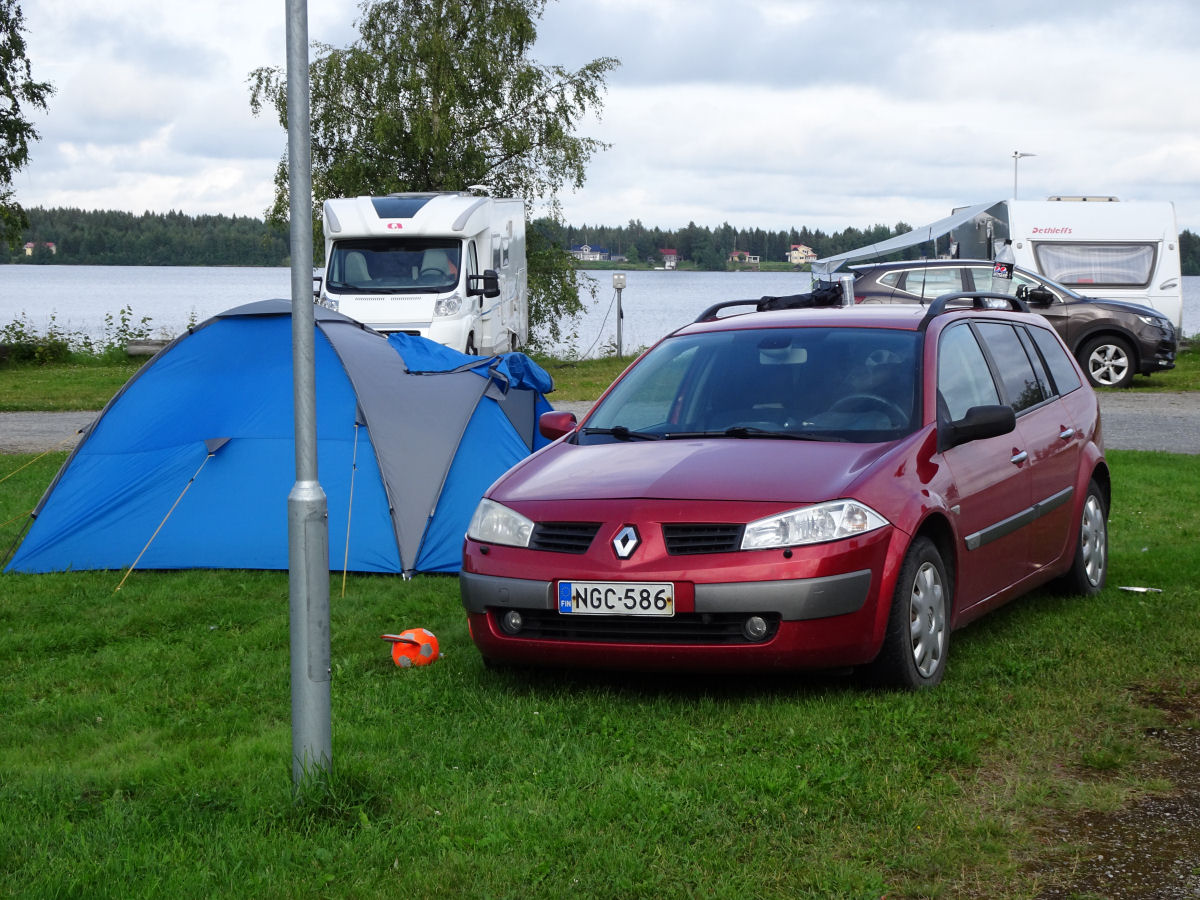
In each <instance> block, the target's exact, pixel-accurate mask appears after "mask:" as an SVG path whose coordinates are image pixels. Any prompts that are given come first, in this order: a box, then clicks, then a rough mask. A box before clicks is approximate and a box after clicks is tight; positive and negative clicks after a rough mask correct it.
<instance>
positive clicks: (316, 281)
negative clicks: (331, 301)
mask: <svg viewBox="0 0 1200 900" xmlns="http://www.w3.org/2000/svg"><path fill="white" fill-rule="evenodd" d="M312 278H313V300H315V301H316V300H320V299H321V285H322V284H323V283H324V282H323V281H322V280H321V276H320V275H314V276H313V277H312Z"/></svg>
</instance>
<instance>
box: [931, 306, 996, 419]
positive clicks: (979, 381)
mask: <svg viewBox="0 0 1200 900" xmlns="http://www.w3.org/2000/svg"><path fill="white" fill-rule="evenodd" d="M999 402H1000V395H999V394H998V393H997V392H996V385H995V383H994V382H993V381H992V374H991V371H990V370H989V369H988V364H987V360H986V359H985V358H984V355H983V351H982V350H980V349H979V342H978V341H976V340H975V334H974V333H973V332H972V331H971V329H970V327H969V326H968V325H967V324H966V323H963V324H960V325H952V326H951V327H950V328H947V329H946V330H945V331H944V332H942V339H941V343H940V344H939V345H938V417H939V418H943V417H944V418H945V419H946V420H947V421H955V420H957V419H961V418H962V417H963V416H965V415H966V414H967V410H969V409H970V408H971V407H973V406H994V405H996V404H997V403H999Z"/></svg>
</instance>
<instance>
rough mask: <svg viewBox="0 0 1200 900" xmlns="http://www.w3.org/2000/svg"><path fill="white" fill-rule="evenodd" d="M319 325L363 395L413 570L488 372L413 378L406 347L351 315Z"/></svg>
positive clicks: (404, 562) (403, 560)
mask: <svg viewBox="0 0 1200 900" xmlns="http://www.w3.org/2000/svg"><path fill="white" fill-rule="evenodd" d="M318 327H319V328H320V329H321V331H322V332H323V333H324V334H325V336H326V337H327V338H328V339H329V343H330V344H331V345H332V346H333V349H334V352H336V353H337V355H338V358H339V359H341V361H342V365H343V366H344V367H345V369H346V374H347V375H349V376H350V380H351V382H352V383H353V384H354V390H355V392H356V393H357V394H358V398H359V415H360V416H361V417H362V418H363V419H364V421H365V424H366V426H367V430H368V431H369V432H370V435H371V444H372V446H373V447H374V448H375V459H376V462H377V463H378V465H379V472H380V475H381V476H382V477H383V483H384V488H385V489H386V490H387V492H388V499H389V503H390V505H391V514H392V523H393V525H394V526H395V529H396V542H397V545H398V546H397V549H398V550H399V553H400V565H401V567H402V568H403V569H404V571H405V572H409V571H412V570H413V568H414V567H415V566H416V562H417V555H418V553H419V552H420V549H421V537H422V535H424V533H425V526H426V523H427V522H428V520H429V518H430V517H431V516H432V515H433V511H434V507H435V506H436V505H437V499H438V496H439V495H440V494H441V491H442V485H443V484H444V483H445V480H446V474H447V473H448V472H449V471H450V464H451V463H452V462H453V461H454V455H455V453H457V452H458V444H459V441H460V440H461V439H462V435H463V432H464V431H465V430H466V428H467V422H468V421H470V419H471V416H472V415H473V414H474V413H475V408H476V407H477V406H478V405H479V401H480V400H481V399H482V398H483V393H484V390H485V389H486V388H487V379H484V378H480V377H479V376H478V375H476V374H475V373H473V372H449V373H445V374H438V375H430V376H427V377H420V378H414V377H412V376H411V375H409V374H408V373H407V370H406V368H405V365H404V360H403V359H401V357H400V354H398V353H397V352H396V351H395V350H394V349H393V348H392V347H391V345H390V344H388V343H387V341H381V340H380V339H379V335H378V334H377V333H375V332H373V331H370V330H367V329H364V328H363V327H361V326H360V325H358V323H356V322H353V321H352V320H346V321H345V322H344V323H343V322H337V321H326V322H318ZM401 382H403V384H404V388H403V390H401V389H400V388H399V385H400V383H401ZM368 410H370V412H369V413H368V412H367V411H368ZM398 486H403V491H404V495H403V496H399V495H398V494H397V489H398Z"/></svg>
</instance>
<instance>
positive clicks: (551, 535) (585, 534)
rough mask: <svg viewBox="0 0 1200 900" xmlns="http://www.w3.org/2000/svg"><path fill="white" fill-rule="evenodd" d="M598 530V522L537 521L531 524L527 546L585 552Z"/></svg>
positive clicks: (562, 551)
mask: <svg viewBox="0 0 1200 900" xmlns="http://www.w3.org/2000/svg"><path fill="white" fill-rule="evenodd" d="M599 530H600V523H599V522H538V523H537V524H536V525H534V526H533V534H532V536H531V537H530V538H529V548H530V549H531V550H547V551H549V552H551V553H575V554H580V553H587V550H588V547H590V546H591V545H592V538H594V537H595V536H596V532H597V531H599Z"/></svg>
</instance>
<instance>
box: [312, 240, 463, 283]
mask: <svg viewBox="0 0 1200 900" xmlns="http://www.w3.org/2000/svg"><path fill="white" fill-rule="evenodd" d="M460 253H461V244H460V242H459V241H456V240H451V239H447V238H365V239H359V240H349V241H334V244H333V249H332V250H331V251H330V255H329V266H328V274H327V277H326V281H325V289H326V290H328V291H330V292H334V293H338V292H342V293H345V292H353V293H359V294H395V293H425V294H432V293H444V292H446V291H451V290H454V288H455V287H456V286H457V285H458V269H459V258H460Z"/></svg>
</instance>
